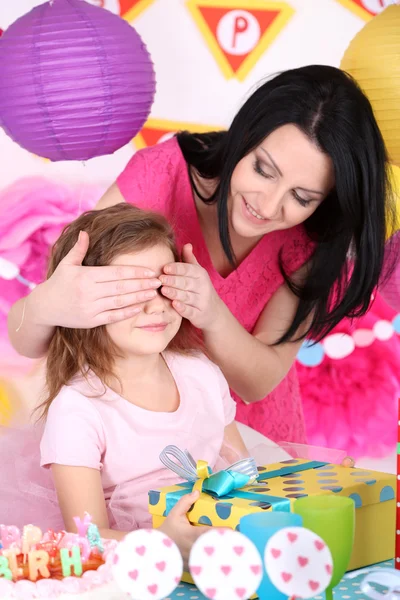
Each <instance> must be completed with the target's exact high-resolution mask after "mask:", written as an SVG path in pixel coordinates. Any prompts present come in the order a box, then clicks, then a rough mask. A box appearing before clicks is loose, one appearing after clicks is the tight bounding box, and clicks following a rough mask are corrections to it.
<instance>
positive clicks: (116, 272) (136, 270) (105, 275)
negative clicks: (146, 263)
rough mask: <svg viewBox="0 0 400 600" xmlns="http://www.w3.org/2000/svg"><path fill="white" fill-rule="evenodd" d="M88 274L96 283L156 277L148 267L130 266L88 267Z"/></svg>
mask: <svg viewBox="0 0 400 600" xmlns="http://www.w3.org/2000/svg"><path fill="white" fill-rule="evenodd" d="M86 274H89V275H90V277H92V279H93V281H95V282H96V283H101V282H104V281H119V280H120V279H146V278H153V279H154V278H155V277H156V273H155V272H154V271H151V270H150V269H148V268H147V267H132V266H130V265H109V266H106V267H86Z"/></svg>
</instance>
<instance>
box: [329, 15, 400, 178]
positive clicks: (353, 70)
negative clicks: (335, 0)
mask: <svg viewBox="0 0 400 600" xmlns="http://www.w3.org/2000/svg"><path fill="white" fill-rule="evenodd" d="M340 67H341V68H342V69H343V70H344V71H347V72H348V73H350V74H351V75H352V76H353V77H354V78H355V79H356V81H357V82H358V83H359V85H360V86H361V88H362V89H363V91H364V92H365V93H366V95H367V96H368V98H369V100H370V102H371V104H372V108H373V110H374V113H375V116H376V119H377V121H378V125H379V127H380V130H381V132H382V135H383V137H384V139H385V143H386V146H387V149H388V152H389V156H390V160H391V162H392V163H394V164H395V165H398V166H400V6H399V5H394V4H393V5H390V6H388V7H387V8H386V9H385V10H384V11H382V12H381V13H380V14H379V15H377V16H376V17H374V18H373V19H372V20H371V21H369V22H368V23H367V24H366V25H365V26H364V27H363V29H361V31H360V32H359V33H358V34H357V35H356V36H355V37H354V38H353V40H352V41H351V42H350V45H349V47H348V48H347V50H346V52H345V53H344V56H343V59H342V62H341V65H340Z"/></svg>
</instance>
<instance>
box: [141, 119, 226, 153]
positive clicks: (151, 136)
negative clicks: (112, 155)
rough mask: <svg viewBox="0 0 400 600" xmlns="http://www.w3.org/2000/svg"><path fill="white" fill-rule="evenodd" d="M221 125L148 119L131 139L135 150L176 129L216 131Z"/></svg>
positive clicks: (157, 140) (165, 136)
mask: <svg viewBox="0 0 400 600" xmlns="http://www.w3.org/2000/svg"><path fill="white" fill-rule="evenodd" d="M219 129H221V127H215V126H213V125H199V124H196V123H185V122H183V121H168V120H165V119H148V121H147V122H146V124H145V126H144V127H143V129H142V130H141V131H140V133H138V134H137V136H136V137H135V138H134V139H133V143H134V145H135V147H136V149H137V150H140V149H141V148H145V147H146V146H154V145H155V144H160V143H161V142H164V141H166V140H167V139H169V138H171V137H172V136H173V135H174V134H175V133H177V132H178V131H191V132H193V133H205V132H207V131H217V130H219Z"/></svg>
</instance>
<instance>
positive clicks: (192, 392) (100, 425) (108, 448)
mask: <svg viewBox="0 0 400 600" xmlns="http://www.w3.org/2000/svg"><path fill="white" fill-rule="evenodd" d="M163 356H164V359H165V361H166V363H167V365H168V367H169V369H170V371H171V373H172V375H173V377H174V379H175V383H176V386H177V389H178V392H179V396H180V404H179V407H178V409H177V410H176V411H175V412H171V413H165V412H154V411H148V410H146V409H144V408H140V407H138V406H136V405H134V404H132V403H131V402H128V401H127V400H125V399H124V398H123V397H122V396H120V395H119V394H117V393H116V392H114V391H113V390H111V389H110V388H107V387H105V386H104V385H103V384H102V383H101V381H100V380H99V379H98V377H96V376H95V375H94V374H93V373H91V374H90V377H89V379H88V380H85V379H83V378H75V379H74V380H73V381H72V382H71V384H70V385H68V386H64V387H63V388H62V390H61V391H60V393H59V394H58V396H57V397H56V398H55V399H54V400H53V402H52V404H51V406H50V410H49V413H48V417H47V420H46V425H45V428H44V433H43V437H42V441H41V445H40V452H41V461H40V464H41V466H43V467H49V466H50V465H51V464H53V463H55V464H60V465H67V466H75V467H89V468H92V469H98V470H100V471H101V481H102V486H103V490H104V496H105V499H106V505H107V510H108V516H109V521H110V527H112V528H113V529H118V530H121V531H131V530H133V529H136V528H137V527H150V526H151V516H150V514H149V512H148V492H149V491H150V490H151V489H153V490H154V489H155V490H157V489H158V488H160V487H162V486H166V485H174V484H176V483H178V482H179V481H181V480H180V479H179V478H178V477H177V476H176V475H175V473H173V472H172V471H169V470H168V469H166V468H165V467H164V466H163V465H162V463H161V462H160V458H159V456H160V453H161V451H162V450H163V449H164V448H165V447H166V446H168V445H169V444H174V445H176V446H178V447H179V448H181V449H182V450H188V451H189V452H190V453H191V454H192V456H193V457H194V459H195V460H196V461H197V460H205V461H207V462H208V464H209V465H210V467H211V468H212V469H219V468H221V467H223V466H226V465H225V463H224V462H223V459H221V460H220V452H221V448H222V445H223V438H224V430H225V427H226V426H227V425H229V424H230V423H232V421H234V419H235V412H236V405H235V402H234V400H233V399H232V398H231V396H230V393H229V387H228V384H227V382H226V380H225V378H224V377H223V375H222V373H221V371H220V370H219V368H218V367H217V366H216V365H215V364H214V363H212V362H211V361H209V360H208V359H207V358H206V357H205V356H204V355H202V354H198V355H196V356H193V357H191V356H182V355H178V354H174V353H171V352H165V353H163Z"/></svg>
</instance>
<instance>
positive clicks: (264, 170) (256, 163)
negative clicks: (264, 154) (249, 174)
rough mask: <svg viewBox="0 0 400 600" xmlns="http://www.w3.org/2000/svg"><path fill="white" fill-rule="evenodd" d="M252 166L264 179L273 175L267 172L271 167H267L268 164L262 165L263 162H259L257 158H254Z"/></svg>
mask: <svg viewBox="0 0 400 600" xmlns="http://www.w3.org/2000/svg"><path fill="white" fill-rule="evenodd" d="M253 168H254V170H255V172H256V173H258V174H259V175H262V177H265V178H266V179H272V178H273V175H272V174H271V173H267V171H270V170H271V169H269V168H268V166H264V165H263V164H261V161H260V160H259V159H258V158H256V160H255V161H254V164H253Z"/></svg>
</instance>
